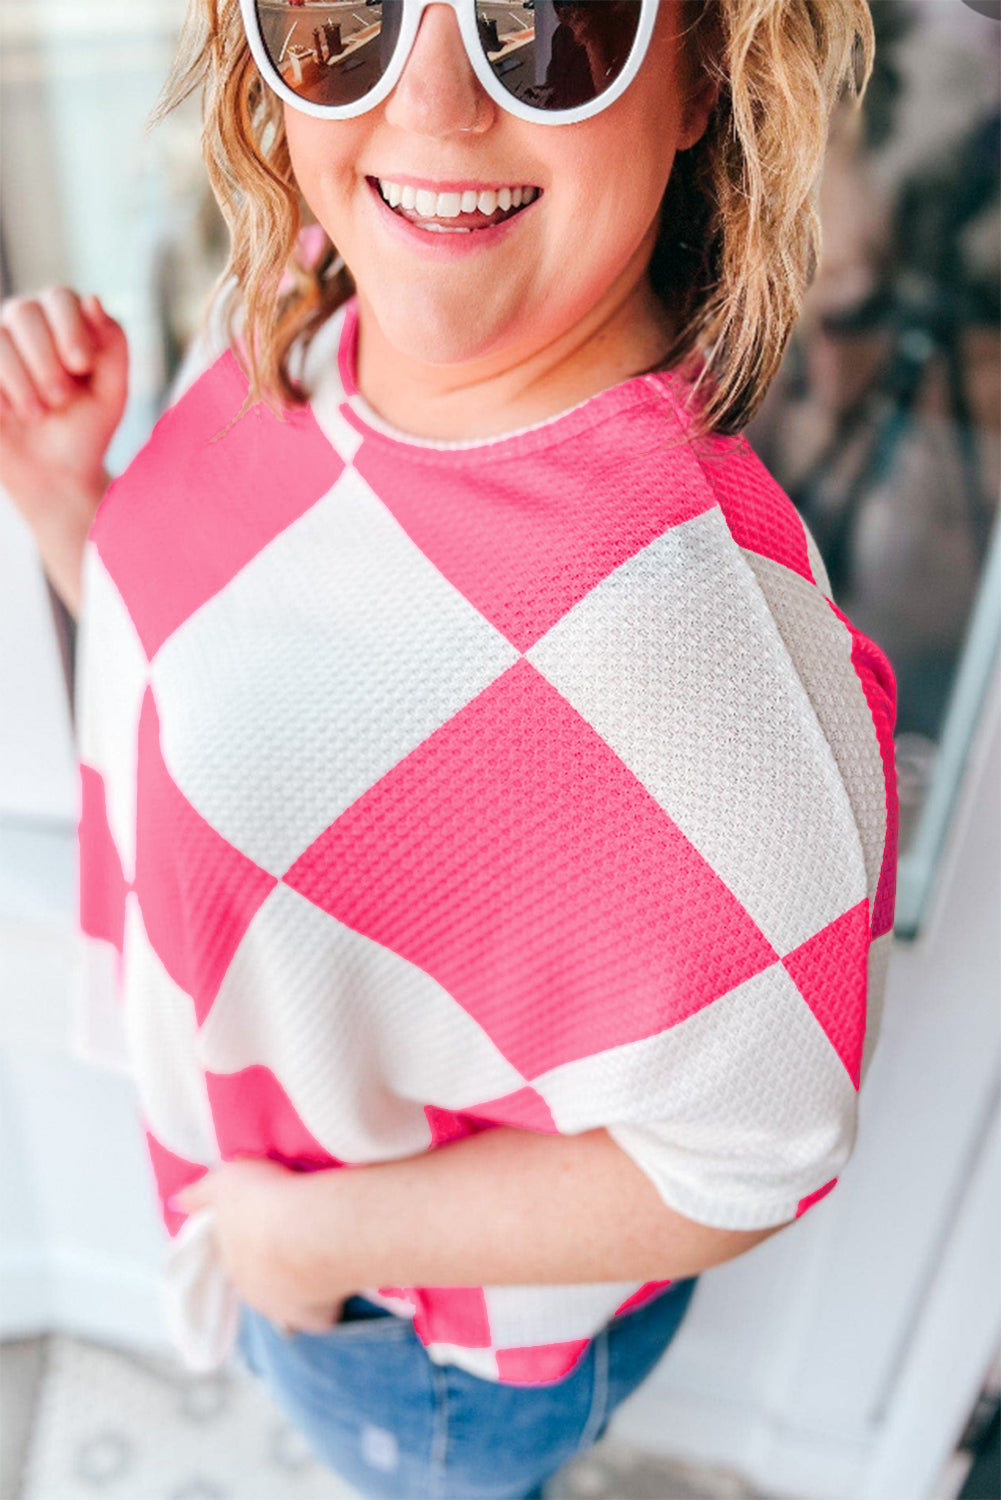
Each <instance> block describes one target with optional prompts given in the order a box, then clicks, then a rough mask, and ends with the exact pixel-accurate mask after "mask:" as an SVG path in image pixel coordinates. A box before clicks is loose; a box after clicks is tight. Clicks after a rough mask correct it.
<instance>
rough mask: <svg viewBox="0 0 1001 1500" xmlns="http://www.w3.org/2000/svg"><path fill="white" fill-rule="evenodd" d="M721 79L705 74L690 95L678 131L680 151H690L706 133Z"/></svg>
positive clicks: (717, 96)
mask: <svg viewBox="0 0 1001 1500" xmlns="http://www.w3.org/2000/svg"><path fill="white" fill-rule="evenodd" d="M719 90H720V85H719V81H718V80H717V79H714V78H710V77H709V76H708V74H703V76H702V79H701V80H700V82H699V84H698V86H697V87H696V88H695V89H694V91H693V92H692V93H691V94H690V95H689V96H688V100H687V103H686V104H685V111H684V114H683V115H682V119H681V126H680V128H679V131H678V142H677V147H676V149H677V150H678V151H688V150H689V149H690V147H692V146H694V145H696V144H697V142H699V141H700V140H701V139H702V137H703V136H704V135H705V133H706V127H707V125H708V124H709V117H710V115H711V114H712V112H713V110H714V109H715V108H716V101H717V100H718V98H719Z"/></svg>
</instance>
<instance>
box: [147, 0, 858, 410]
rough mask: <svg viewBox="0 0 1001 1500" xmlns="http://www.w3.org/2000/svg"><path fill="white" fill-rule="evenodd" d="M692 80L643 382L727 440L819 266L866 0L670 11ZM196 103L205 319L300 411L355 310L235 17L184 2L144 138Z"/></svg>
mask: <svg viewBox="0 0 1001 1500" xmlns="http://www.w3.org/2000/svg"><path fill="white" fill-rule="evenodd" d="M680 3H681V4H682V6H683V27H684V33H685V37H686V48H687V51H686V58H685V60H686V64H687V67H688V69H689V70H695V71H694V72H690V75H689V76H690V78H691V79H694V78H696V77H701V76H702V74H703V72H705V73H708V74H709V75H710V76H711V77H712V78H713V79H714V80H715V81H716V83H717V84H718V86H719V92H718V97H717V101H716V104H715V106H714V108H713V111H712V114H711V116H710V120H709V124H708V128H707V129H706V132H705V134H704V135H703V137H702V139H701V140H700V141H699V142H698V143H697V144H696V145H695V146H693V147H691V148H690V149H689V150H688V151H684V152H680V153H679V154H678V156H677V157H676V158H675V162H674V166H673V169H672V172H671V176H670V179H669V181H668V184H667V188H666V191H665V193H664V198H663V202H662V204H661V212H660V226H661V227H660V233H659V236H658V239H657V243H656V246H655V248H654V251H653V255H652V257H651V261H650V266H649V277H650V282H651V285H652V287H653V289H654V291H655V292H656V293H657V295H658V297H659V298H660V299H661V301H662V302H663V304H664V306H665V308H667V309H668V311H669V314H670V317H671V324H672V327H673V328H674V330H675V337H674V340H673V343H672V345H671V348H670V349H669V350H668V351H667V354H666V355H665V356H664V358H663V359H662V360H661V361H660V362H659V363H658V364H657V365H655V366H651V369H652V370H653V369H656V370H672V369H673V370H677V371H678V372H679V373H681V374H683V375H684V376H685V377H686V379H687V388H688V391H689V398H688V404H689V410H690V413H691V421H692V435H693V436H698V435H700V434H704V433H708V432H716V433H720V434H734V433H737V432H739V431H740V430H741V429H742V428H743V427H744V426H746V424H747V423H748V422H749V421H750V419H751V418H752V417H753V416H754V414H755V412H756V411H757V409H758V407H759V406H760V404H761V402H762V400H763V399H764V396H765V393H766V391H767V389H768V387H769V385H770V383H771V381H772V379H773V377H774V375H775V373H776V371H777V369H778V367H779V364H780V363H781V360H782V356H783V354H784V352H785V348H786V345H787V343H788V340H789V336H790V334H791V332H792V329H793V325H794V323H795V322H796V319H797V317H798V315H799V312H800V308H801V306H802V302H803V298H804V296H805V294H806V292H807V290H808V288H809V286H810V284H811V282H812V281H813V278H814V276H815V275H816V271H817V268H818V264H819V256H820V242H821V233H820V222H819V218H818V214H817V206H816V190H817V185H818V178H819V174H820V169H821V166H822V164H823V158H824V151H825V147H826V144H827V138H828V131H829V128H830V123H831V117H832V114H833V111H834V109H835V106H836V105H837V104H838V102H839V100H841V99H843V98H847V99H848V100H849V101H850V102H851V103H852V104H854V106H855V107H857V106H858V104H859V103H860V101H861V99H862V96H863V94H864V92H865V88H866V86H867V84H868V81H869V77H870V75H871V72H872V67H873V61H874V38H873V25H872V19H871V16H870V13H869V7H868V4H867V3H866V0H680ZM199 85H201V86H202V91H203V92H202V153H203V156H204V159H205V163H206V166H207V168H208V175H209V180H210V182H211V186H212V190H213V192H214V194H215V197H216V199H217V201H218V203H219V206H220V208H221V210H222V213H223V216H224V218H225V220H226V223H227V225H228V227H229V232H230V251H229V258H228V261H227V264H226V266H225V267H224V269H223V271H222V272H221V274H220V276H219V278H218V280H217V282H216V284H215V287H214V288H213V292H212V296H211V298H210V300H209V305H208V308H207V309H206V314H205V319H206V321H207V320H208V318H209V317H210V316H211V315H212V312H213V310H214V309H215V308H216V306H217V304H218V302H219V299H220V298H222V299H223V304H222V305H223V314H224V325H225V328H226V331H227V334H228V337H229V340H230V344H231V346H232V347H233V349H234V352H236V353H237V357H238V358H239V357H240V355H239V343H240V340H239V339H238V336H237V325H238V323H239V324H241V331H242V343H243V346H244V352H245V361H246V363H245V364H244V362H243V360H241V366H242V367H243V368H244V373H245V374H246V376H247V379H248V385H249V389H248V393H247V398H246V401H245V402H244V406H243V408H242V410H241V413H240V414H241V415H242V414H243V411H245V410H246V409H247V407H248V406H250V405H251V404H253V403H254V402H256V401H260V400H263V401H265V402H266V403H267V404H268V405H271V406H273V407H275V408H276V409H279V410H280V409H281V408H282V407H288V406H296V405H300V404H302V403H303V402H304V401H306V400H307V399H308V397H307V394H306V393H305V392H304V391H303V390H302V388H301V387H300V385H299V384H298V382H297V381H296V380H295V379H294V378H293V376H292V373H291V358H292V354H293V349H294V348H298V349H299V350H300V352H304V351H305V349H306V348H307V347H308V345H309V342H310V340H311V339H312V338H313V336H314V335H315V334H316V332H317V331H318V329H319V328H320V327H321V326H322V324H323V323H324V322H325V321H326V320H327V318H328V317H329V316H330V315H331V314H332V313H333V312H334V311H335V310H336V309H337V308H338V307H339V306H340V305H341V304H342V303H343V302H344V301H346V299H347V298H348V297H349V296H351V294H352V292H353V290H354V285H353V280H352V278H351V274H350V272H349V270H348V268H347V267H346V265H345V264H344V262H343V260H342V258H341V256H340V255H339V253H338V251H337V248H336V246H335V245H333V244H332V243H331V242H330V241H329V239H327V240H326V242H325V244H324V246H323V250H322V253H321V254H320V255H319V257H318V258H317V259H316V260H315V261H314V262H313V263H312V264H311V265H304V264H302V263H301V261H300V259H299V257H298V255H297V249H298V246H299V232H300V229H301V227H302V224H303V209H304V203H303V200H302V197H301V194H300V191H299V188H298V186H297V184H296V181H295V178H294V175H293V172H292V163H291V160H290V156H289V149H288V143H287V141H286V138H285V129H284V123H283V112H282V104H281V101H280V99H278V97H277V96H276V95H275V94H274V92H273V91H272V90H271V89H270V88H269V87H268V86H267V85H266V84H264V83H263V81H262V79H261V77H260V75H259V73H258V71H257V67H256V65H255V63H254V60H253V58H252V56H251V53H250V49H249V47H248V45H247V42H246V37H245V35H244V31H243V25H242V21H241V17H240V7H239V0H189V5H188V11H187V14H186V17H185V20H184V23H183V26H182V30H181V34H180V39H179V42H178V47H177V52H176V55H175V57H174V61H173V64H172V67H171V69H170V72H169V74H168V77H167V79H166V81H165V83H164V86H163V89H162V91H161V93H160V96H159V98H158V100H157V103H156V105H155V107H154V109H153V112H152V114H151V116H150V122H149V123H150V127H152V126H153V125H155V124H157V123H158V121H159V120H161V119H162V118H163V117H164V116H165V115H166V114H168V113H169V112H170V111H171V110H172V109H174V108H175V107H176V106H177V105H178V104H180V103H181V102H182V101H183V100H184V99H186V98H187V97H188V96H189V94H191V93H192V92H193V90H194V89H196V88H197V87H198V86H199Z"/></svg>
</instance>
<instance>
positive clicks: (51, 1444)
mask: <svg viewBox="0 0 1001 1500" xmlns="http://www.w3.org/2000/svg"><path fill="white" fill-rule="evenodd" d="M47 1345H48V1349H47V1359H46V1364H45V1373H44V1378H43V1379H42V1380H41V1382H40V1390H39V1393H38V1397H37V1405H36V1407H35V1411H34V1415H33V1418H32V1422H31V1433H30V1439H29V1441H28V1445H27V1451H26V1454H25V1460H24V1465H23V1470H22V1483H21V1488H20V1493H19V1495H18V1496H16V1497H15V1496H14V1495H10V1496H7V1495H5V1496H4V1500H357V1493H356V1491H355V1490H353V1489H352V1488H350V1487H349V1486H348V1485H346V1484H345V1483H344V1481H343V1480H340V1479H338V1478H337V1477H336V1476H335V1475H333V1474H331V1472H330V1471H329V1470H328V1469H326V1468H324V1467H323V1466H321V1465H320V1464H318V1463H317V1462H316V1461H315V1460H314V1459H313V1458H312V1456H311V1455H310V1453H309V1452H308V1450H307V1449H306V1447H305V1445H304V1443H303V1441H302V1439H301V1438H300V1437H299V1435H298V1433H297V1432H296V1431H295V1429H293V1428H292V1427H290V1426H289V1424H288V1423H287V1422H286V1421H285V1420H284V1418H283V1417H282V1416H281V1415H280V1413H278V1412H277V1411H276V1409H275V1408H274V1407H273V1406H272V1404H271V1402H270V1400H269V1398H268V1396H267V1393H266V1391H265V1390H264V1388H263V1387H262V1386H261V1385H260V1384H259V1383H258V1382H257V1381H255V1380H253V1379H252V1378H251V1377H250V1376H249V1375H247V1374H246V1373H245V1372H244V1371H243V1370H242V1369H241V1368H234V1369H233V1370H231V1371H223V1372H220V1373H218V1374H215V1375H191V1374H189V1373H187V1372H186V1371H184V1370H182V1369H181V1368H180V1367H179V1366H178V1365H177V1364H175V1363H174V1362H173V1361H171V1360H170V1359H169V1358H160V1357H157V1356H151V1355H141V1354H136V1353H134V1352H131V1351H130V1352H128V1353H126V1352H123V1351H121V1350H118V1349H112V1348H108V1347H106V1346H104V1345H99V1344H91V1343H88V1342H85V1341H83V1340H80V1339H75V1338H69V1337H66V1336H65V1335H61V1334H55V1335H52V1336H51V1337H50V1338H49V1339H48V1340H47ZM547 1500H765V1497H761V1496H759V1495H758V1493H757V1492H756V1491H754V1490H752V1489H750V1488H749V1487H747V1486H746V1485H744V1484H743V1483H742V1482H741V1481H740V1480H739V1479H737V1478H736V1477H735V1476H733V1475H731V1474H727V1473H724V1472H717V1471H709V1470H705V1469H701V1468H694V1467H690V1466H688V1465H668V1464H664V1463H661V1462H659V1461H657V1460H655V1459H651V1458H649V1457H647V1456H645V1455H637V1454H634V1453H632V1452H631V1451H630V1450H628V1449H624V1448H623V1447H622V1446H621V1445H619V1444H616V1443H614V1442H611V1441H609V1440H608V1439H607V1438H606V1439H603V1440H602V1441H601V1442H600V1443H598V1444H597V1445H596V1446H595V1447H594V1448H592V1449H591V1450H590V1452H589V1453H588V1454H587V1455H586V1456H584V1457H582V1458H580V1459H578V1460H576V1461H575V1462H574V1463H573V1464H571V1465H569V1466H568V1467H567V1468H566V1469H565V1470H564V1471H563V1472H562V1473H561V1474H560V1475H559V1476H558V1478H557V1479H555V1480H553V1481H551V1483H550V1486H549V1491H548V1495H547Z"/></svg>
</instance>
